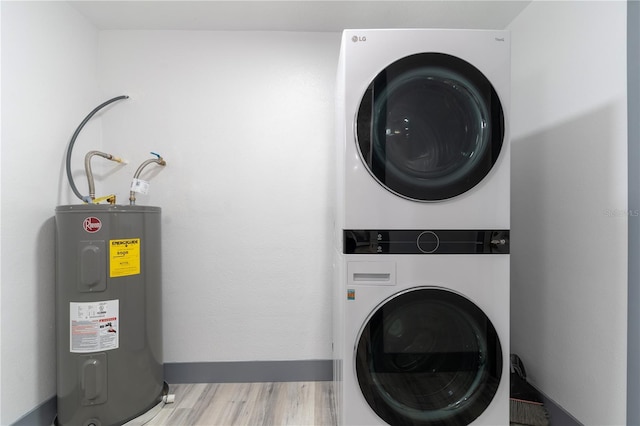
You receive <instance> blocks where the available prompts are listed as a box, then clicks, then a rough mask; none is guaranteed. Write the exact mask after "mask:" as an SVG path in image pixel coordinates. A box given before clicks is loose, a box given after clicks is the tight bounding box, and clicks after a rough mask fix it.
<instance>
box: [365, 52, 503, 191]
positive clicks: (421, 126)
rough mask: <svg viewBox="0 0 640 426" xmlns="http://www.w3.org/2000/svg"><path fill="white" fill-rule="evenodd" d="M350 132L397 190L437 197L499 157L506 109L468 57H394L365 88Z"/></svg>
mask: <svg viewBox="0 0 640 426" xmlns="http://www.w3.org/2000/svg"><path fill="white" fill-rule="evenodd" d="M355 131H356V140H357V144H358V148H359V150H360V154H361V156H362V160H363V161H364V163H365V164H366V166H367V168H368V170H369V172H370V173H371V175H372V176H373V177H374V178H375V179H376V180H377V181H378V182H379V183H380V184H381V185H383V186H384V187H385V188H386V189H388V190H389V191H391V192H393V193H395V194H396V195H399V196H402V197H405V198H409V199H412V200H416V201H438V200H444V199H448V198H451V197H455V196H457V195H460V194H462V193H464V192H466V191H468V190H470V189H471V188H473V187H474V186H476V185H477V184H478V183H479V182H480V181H481V180H482V179H483V178H484V177H485V176H486V175H487V174H488V173H489V171H490V170H491V168H492V167H493V165H494V163H495V162H496V161H497V159H498V155H499V154H500V149H501V147H502V141H503V138H504V114H503V110H502V106H501V104H500V100H499V99H498V95H497V94H496V91H495V90H494V88H493V86H492V85H491V83H490V82H489V80H487V78H486V77H485V76H484V75H483V74H482V73H481V72H480V71H479V70H478V69H477V68H475V67H474V66H473V65H471V64H469V63H468V62H466V61H464V60H462V59H460V58H457V57H454V56H450V55H445V54H441V53H421V54H416V55H412V56H408V57H405V58H403V59H400V60H398V61H396V62H394V63H393V64H391V65H389V66H388V67H386V68H385V69H384V70H383V71H382V72H380V73H379V74H378V75H377V76H376V78H375V79H374V80H373V82H372V83H371V84H370V85H369V87H368V88H367V90H366V92H365V94H364V96H363V98H362V101H361V103H360V106H359V109H358V113H357V117H356V129H355Z"/></svg>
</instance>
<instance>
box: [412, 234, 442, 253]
mask: <svg viewBox="0 0 640 426" xmlns="http://www.w3.org/2000/svg"><path fill="white" fill-rule="evenodd" d="M416 243H417V246H418V250H420V251H421V252H422V253H434V252H435V251H436V250H438V246H440V239H439V238H438V235H436V233H435V232H433V231H424V232H422V233H421V234H420V235H418V239H417V241H416Z"/></svg>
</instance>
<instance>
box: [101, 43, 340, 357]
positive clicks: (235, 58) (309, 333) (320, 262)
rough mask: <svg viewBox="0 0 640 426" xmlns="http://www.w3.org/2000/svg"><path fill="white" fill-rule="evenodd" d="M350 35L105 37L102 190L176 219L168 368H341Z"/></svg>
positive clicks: (169, 275) (168, 270)
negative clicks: (338, 212) (135, 191)
mask: <svg viewBox="0 0 640 426" xmlns="http://www.w3.org/2000/svg"><path fill="white" fill-rule="evenodd" d="M339 42H340V35H339V34H334V33H298V32H296V33H287V32H207V31H194V32H181V31H155V32H154V31H103V32H101V33H100V48H99V52H100V61H99V64H100V65H99V68H100V82H101V89H102V92H103V93H104V94H105V96H108V97H110V96H115V95H119V94H130V95H131V96H132V99H131V100H128V101H125V102H123V103H122V104H120V105H118V106H117V107H116V108H114V109H113V110H112V111H111V112H109V113H108V114H105V117H104V118H103V120H104V124H103V125H104V146H105V149H106V150H110V151H113V153H114V154H118V155H122V156H124V157H126V158H128V159H129V160H130V161H131V165H130V166H129V167H128V168H126V169H122V170H120V171H118V172H117V173H114V174H113V175H112V176H110V178H109V180H108V181H106V182H105V184H104V185H102V188H104V191H106V192H117V193H118V198H119V200H120V202H126V200H127V197H128V188H129V181H130V179H131V176H132V175H133V173H134V171H135V168H136V167H137V166H138V164H140V163H141V162H142V161H143V160H145V159H146V158H149V157H150V155H149V151H156V152H158V153H160V154H162V155H163V156H164V158H165V159H166V161H167V166H166V168H164V169H158V168H154V167H149V168H148V169H145V170H146V171H147V172H148V173H145V174H144V176H146V177H147V178H148V179H149V181H150V184H151V187H150V193H149V195H147V196H144V195H140V196H139V197H138V204H142V205H158V206H161V207H162V208H163V257H164V258H163V259H164V268H163V273H164V279H163V281H164V282H163V285H164V294H163V297H164V304H163V309H164V317H165V321H164V323H163V326H164V349H165V350H164V353H165V354H164V357H165V362H191V361H194V362H195V361H245V360H305V359H330V358H331V304H330V294H331V288H330V282H331V280H330V267H331V262H330V259H329V258H328V254H329V250H330V245H331V234H330V229H331V223H332V222H331V217H330V211H331V208H330V205H329V200H330V199H331V198H332V194H330V193H329V192H330V188H331V185H330V178H331V176H332V173H333V172H332V167H333V164H332V161H331V159H332V145H333V102H334V101H333V93H334V88H333V84H334V80H335V72H336V71H335V70H336V64H337V57H338V49H339Z"/></svg>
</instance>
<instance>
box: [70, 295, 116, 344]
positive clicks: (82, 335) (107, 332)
mask: <svg viewBox="0 0 640 426" xmlns="http://www.w3.org/2000/svg"><path fill="white" fill-rule="evenodd" d="M119 302H120V301H119V300H117V299H116V300H103V301H95V302H69V323H70V324H69V343H70V351H71V352H74V353H89V352H100V351H108V350H111V349H118V347H119V346H120V340H119V337H118V336H119V334H120V328H119V324H118V319H119V317H120V303H119Z"/></svg>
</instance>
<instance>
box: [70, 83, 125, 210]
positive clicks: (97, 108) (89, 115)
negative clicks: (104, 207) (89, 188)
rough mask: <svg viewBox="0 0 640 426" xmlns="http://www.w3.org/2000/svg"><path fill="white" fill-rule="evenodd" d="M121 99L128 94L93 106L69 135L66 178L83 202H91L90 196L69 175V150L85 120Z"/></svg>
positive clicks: (71, 149) (85, 122) (71, 148)
mask: <svg viewBox="0 0 640 426" xmlns="http://www.w3.org/2000/svg"><path fill="white" fill-rule="evenodd" d="M121 99H129V96H127V95H122V96H116V97H115V98H112V99H109V100H108V101H106V102H103V103H101V104H100V105H98V106H97V107H95V108H94V109H93V111H91V112H90V113H89V114H88V115H87V116H86V117H85V118H84V120H82V122H81V123H80V125H79V126H78V128H77V129H76V131H75V132H73V136H71V140H70V141H69V145H68V147H67V159H66V169H67V179H68V180H69V186H71V190H72V191H73V193H74V194H75V195H76V197H78V198H79V199H80V200H82V201H84V202H85V203H91V197H90V196H86V195H82V194H80V191H78V188H77V187H76V184H75V183H74V182H73V176H72V175H71V152H72V151H73V145H74V144H75V143H76V139H77V138H78V135H79V134H80V131H81V130H82V128H83V127H84V126H85V124H87V122H88V121H89V120H91V117H93V116H94V115H95V114H96V113H97V112H98V111H100V110H101V109H102V108H104V107H106V106H107V105H109V104H111V103H113V102H115V101H119V100H121Z"/></svg>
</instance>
